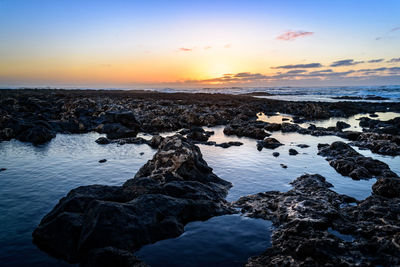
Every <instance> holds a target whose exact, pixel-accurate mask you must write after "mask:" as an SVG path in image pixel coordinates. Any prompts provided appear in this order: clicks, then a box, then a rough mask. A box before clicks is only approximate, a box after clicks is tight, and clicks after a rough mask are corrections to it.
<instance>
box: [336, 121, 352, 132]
mask: <svg viewBox="0 0 400 267" xmlns="http://www.w3.org/2000/svg"><path fill="white" fill-rule="evenodd" d="M350 127H351V125H350V124H348V123H346V122H344V121H338V122H336V128H337V129H338V130H339V131H340V130H343V129H346V128H350Z"/></svg>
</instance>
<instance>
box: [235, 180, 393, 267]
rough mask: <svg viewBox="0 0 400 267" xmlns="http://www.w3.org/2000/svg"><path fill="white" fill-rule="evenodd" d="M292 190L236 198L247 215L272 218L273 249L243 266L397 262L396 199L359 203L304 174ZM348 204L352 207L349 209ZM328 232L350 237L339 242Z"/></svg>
mask: <svg viewBox="0 0 400 267" xmlns="http://www.w3.org/2000/svg"><path fill="white" fill-rule="evenodd" d="M292 185H293V189H292V190H290V191H288V192H286V193H281V192H277V191H270V192H265V193H259V194H256V195H251V196H246V197H241V198H240V199H239V200H238V201H236V202H235V205H236V206H237V207H240V208H241V209H242V212H243V213H245V214H246V215H247V216H250V217H255V218H262V219H265V220H272V222H273V224H274V225H275V229H274V230H273V235H272V247H270V248H268V249H267V250H266V251H265V252H264V253H262V254H261V255H259V256H255V257H252V258H250V259H249V261H248V262H247V264H246V266H374V265H382V266H393V265H398V264H400V254H399V253H398V252H399V247H398V244H397V241H396V240H398V229H399V227H400V223H399V221H398V219H397V218H398V216H399V215H400V205H399V204H400V199H399V198H392V199H387V198H384V197H382V196H378V195H374V196H371V197H369V198H367V199H365V200H363V201H361V202H358V201H356V200H355V199H353V198H351V197H348V196H346V195H340V194H337V193H336V192H334V191H332V190H330V189H329V188H330V187H332V185H331V184H330V183H328V182H326V180H325V178H324V177H322V176H320V175H309V174H307V175H303V176H301V177H299V178H297V179H296V180H295V181H293V182H292ZM349 204H352V205H349ZM330 229H333V230H336V231H338V232H339V233H341V234H347V235H349V234H351V236H352V239H351V240H348V241H346V240H343V239H342V238H341V237H340V236H337V235H336V234H334V233H332V232H331V230H330Z"/></svg>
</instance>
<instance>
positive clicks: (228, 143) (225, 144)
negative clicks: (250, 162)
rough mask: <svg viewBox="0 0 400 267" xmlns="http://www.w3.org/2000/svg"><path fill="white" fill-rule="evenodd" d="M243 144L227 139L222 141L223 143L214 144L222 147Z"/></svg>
mask: <svg viewBox="0 0 400 267" xmlns="http://www.w3.org/2000/svg"><path fill="white" fill-rule="evenodd" d="M241 145H243V143H242V142H237V141H229V142H224V143H220V144H215V146H219V147H222V148H228V147H231V146H241Z"/></svg>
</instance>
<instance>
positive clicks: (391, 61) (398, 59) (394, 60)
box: [387, 57, 400, 63]
mask: <svg viewBox="0 0 400 267" xmlns="http://www.w3.org/2000/svg"><path fill="white" fill-rule="evenodd" d="M387 62H389V63H398V62H400V57H397V58H392V59H391V60H388V61H387Z"/></svg>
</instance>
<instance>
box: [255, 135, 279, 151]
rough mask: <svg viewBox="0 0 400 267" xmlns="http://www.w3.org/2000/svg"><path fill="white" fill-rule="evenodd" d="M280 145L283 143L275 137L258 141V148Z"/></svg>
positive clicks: (270, 147) (271, 147) (272, 147)
mask: <svg viewBox="0 0 400 267" xmlns="http://www.w3.org/2000/svg"><path fill="white" fill-rule="evenodd" d="M280 146H283V144H282V143H281V142H279V141H278V140H276V139H275V138H273V137H267V138H265V139H264V140H262V141H258V142H257V149H258V150H262V149H263V148H269V149H275V148H277V147H280Z"/></svg>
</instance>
